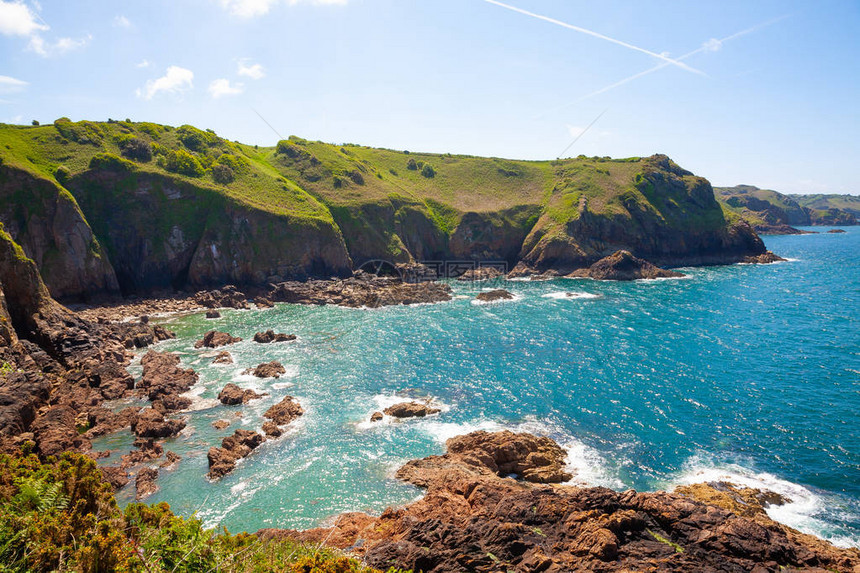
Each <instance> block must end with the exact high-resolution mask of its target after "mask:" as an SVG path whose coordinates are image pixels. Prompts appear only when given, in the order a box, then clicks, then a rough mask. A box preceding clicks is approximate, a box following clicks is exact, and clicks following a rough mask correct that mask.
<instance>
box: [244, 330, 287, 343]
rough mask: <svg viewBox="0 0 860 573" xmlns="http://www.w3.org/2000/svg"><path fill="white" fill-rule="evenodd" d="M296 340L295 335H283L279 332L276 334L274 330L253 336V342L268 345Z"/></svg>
mask: <svg viewBox="0 0 860 573" xmlns="http://www.w3.org/2000/svg"><path fill="white" fill-rule="evenodd" d="M296 338H297V337H296V335H295V334H283V333H280V332H279V333H277V334H276V333H275V331H274V330H266V331H265V332H258V333H256V334H255V335H254V342H259V343H260V344H268V343H270V342H288V341H290V340H295V339H296Z"/></svg>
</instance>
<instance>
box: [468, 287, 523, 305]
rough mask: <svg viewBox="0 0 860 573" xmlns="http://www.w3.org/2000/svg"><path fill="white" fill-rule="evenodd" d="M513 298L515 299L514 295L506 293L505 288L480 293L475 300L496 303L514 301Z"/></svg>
mask: <svg viewBox="0 0 860 573" xmlns="http://www.w3.org/2000/svg"><path fill="white" fill-rule="evenodd" d="M513 298H514V295H512V294H511V293H510V292H508V291H506V290H505V289H503V288H498V289H495V290H488V291H484V292H479V293H478V294H477V295H476V296H475V300H479V301H481V302H495V301H499V300H513Z"/></svg>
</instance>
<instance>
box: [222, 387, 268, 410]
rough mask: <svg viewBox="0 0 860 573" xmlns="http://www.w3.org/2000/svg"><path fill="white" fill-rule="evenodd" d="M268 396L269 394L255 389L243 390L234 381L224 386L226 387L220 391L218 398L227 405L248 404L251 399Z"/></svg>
mask: <svg viewBox="0 0 860 573" xmlns="http://www.w3.org/2000/svg"><path fill="white" fill-rule="evenodd" d="M263 396H268V394H257V393H256V392H254V391H253V390H250V389H247V390H242V389H241V388H239V387H238V386H236V385H235V384H233V383H232V382H231V383H229V384H227V385H226V386H224V389H223V390H221V392H219V393H218V400H219V401H220V402H221V403H222V404H224V405H227V406H234V405H236V404H247V403H248V402H250V401H251V400H256V399H258V398H262V397H263Z"/></svg>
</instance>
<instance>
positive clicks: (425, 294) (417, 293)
mask: <svg viewBox="0 0 860 573" xmlns="http://www.w3.org/2000/svg"><path fill="white" fill-rule="evenodd" d="M268 298H269V299H270V300H272V301H275V302H289V303H295V304H336V305H340V306H348V307H367V308H379V307H382V306H390V305H398V304H417V303H433V302H443V301H448V300H451V287H450V286H448V285H447V284H444V283H437V282H431V281H420V282H417V283H409V282H404V281H403V280H402V279H401V278H399V277H376V276H373V275H370V274H367V273H363V272H361V271H357V272H356V273H355V276H353V277H351V278H347V279H334V280H328V281H306V282H294V281H291V282H282V283H278V284H277V285H275V286H274V287H273V288H272V290H271V292H270V293H269V296H268Z"/></svg>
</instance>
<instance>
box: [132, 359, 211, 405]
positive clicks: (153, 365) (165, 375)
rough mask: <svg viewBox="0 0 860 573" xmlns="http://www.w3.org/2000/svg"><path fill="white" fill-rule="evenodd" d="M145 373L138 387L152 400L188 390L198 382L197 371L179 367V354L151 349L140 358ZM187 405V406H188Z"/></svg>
mask: <svg viewBox="0 0 860 573" xmlns="http://www.w3.org/2000/svg"><path fill="white" fill-rule="evenodd" d="M140 363H141V365H143V375H142V376H141V379H140V382H139V383H138V385H137V386H138V389H139V390H141V391H142V392H144V393H146V395H147V397H148V398H149V399H150V400H158V399H159V398H162V397H164V396H168V395H171V394H182V393H183V392H187V391H188V390H190V389H191V387H192V386H194V385H195V384H196V383H197V379H198V377H197V373H196V372H194V370H192V369H190V368H189V369H187V370H186V369H183V368H180V367H179V356H178V355H176V354H172V353H165V352H156V351H154V350H150V351H149V352H147V353H146V354H145V355H144V356H143V358H141V359H140ZM186 407H187V406H186Z"/></svg>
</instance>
